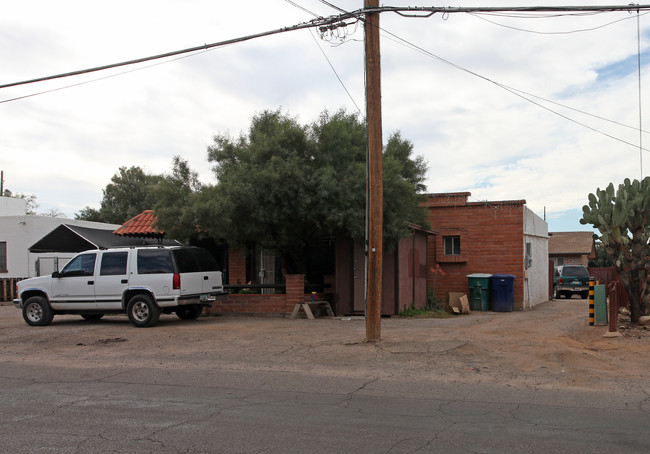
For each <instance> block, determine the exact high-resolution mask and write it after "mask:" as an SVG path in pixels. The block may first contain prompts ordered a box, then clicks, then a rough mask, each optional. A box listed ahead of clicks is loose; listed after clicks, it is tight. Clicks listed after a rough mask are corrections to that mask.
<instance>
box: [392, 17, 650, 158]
mask: <svg viewBox="0 0 650 454" xmlns="http://www.w3.org/2000/svg"><path fill="white" fill-rule="evenodd" d="M380 30H381V31H382V32H384V33H385V34H388V35H389V36H392V37H393V38H394V39H395V40H397V41H399V42H401V43H402V44H404V45H406V47H410V48H411V49H413V50H416V51H418V52H420V53H422V54H424V55H427V56H429V57H430V58H433V59H435V60H438V61H440V62H442V63H445V64H446V65H449V66H451V67H453V68H456V69H458V70H460V71H463V72H465V73H467V74H470V75H472V76H474V77H477V78H479V79H483V80H484V81H486V82H490V83H491V84H494V85H496V86H497V87H499V88H501V89H503V90H505V91H507V92H509V93H511V94H513V95H515V96H518V97H519V98H521V99H523V100H525V101H527V102H529V103H531V104H533V105H536V106H537V107H540V108H541V109H544V110H546V111H548V112H550V113H552V114H555V115H557V116H559V117H561V118H564V119H565V120H568V121H570V122H572V123H575V124H577V125H579V126H582V127H583V128H586V129H589V130H591V131H593V132H596V133H598V134H601V135H604V136H606V137H609V138H610V139H613V140H616V141H618V142H621V143H623V144H625V145H630V146H632V147H635V148H638V144H634V143H632V142H628V141H626V140H623V139H621V138H618V137H616V136H614V135H612V134H608V133H606V132H604V131H601V130H599V129H596V128H594V127H592V126H589V125H587V124H584V123H582V122H579V121H577V120H575V119H573V118H571V117H569V116H567V115H564V114H562V113H560V112H557V111H555V110H553V109H551V108H549V107H546V106H544V105H543V104H540V103H539V102H536V101H534V100H532V99H530V98H528V97H526V96H524V94H522V93H525V92H524V91H522V90H517V89H514V88H511V87H509V86H507V85H505V84H502V83H499V82H497V81H495V80H492V79H490V78H489V77H486V76H483V75H481V74H479V73H477V72H475V71H472V70H469V69H467V68H464V67H462V66H460V65H458V64H456V63H453V62H451V61H449V60H447V59H445V58H443V57H440V56H438V55H436V54H434V53H432V52H430V51H428V50H426V49H424V48H422V47H420V46H418V45H416V44H413V43H412V42H410V41H408V40H405V39H403V38H401V37H399V36H397V35H395V34H394V33H392V32H390V31H388V30H386V29H384V28H381V27H380ZM537 98H539V99H544V98H541V97H537ZM556 104H557V103H556ZM633 129H635V130H636V129H638V128H633ZM641 149H642V150H643V151H650V150H648V149H646V148H642V147H641Z"/></svg>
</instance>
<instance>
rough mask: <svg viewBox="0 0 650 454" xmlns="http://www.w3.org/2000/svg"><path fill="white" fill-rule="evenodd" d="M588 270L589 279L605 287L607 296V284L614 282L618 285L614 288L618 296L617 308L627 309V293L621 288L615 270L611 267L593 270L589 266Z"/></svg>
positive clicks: (593, 268)
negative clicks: (593, 279) (591, 278)
mask: <svg viewBox="0 0 650 454" xmlns="http://www.w3.org/2000/svg"><path fill="white" fill-rule="evenodd" d="M588 270H589V275H590V276H591V277H594V278H595V279H596V281H598V283H599V284H604V285H605V289H606V291H607V296H609V283H610V282H614V281H615V282H617V283H618V285H617V286H616V295H617V296H618V305H619V307H628V306H629V305H630V299H629V297H628V296H627V291H626V290H625V288H624V287H623V283H622V282H621V278H620V277H618V273H617V272H616V268H614V267H613V266H609V267H606V268H595V267H591V266H590V267H589V268H588Z"/></svg>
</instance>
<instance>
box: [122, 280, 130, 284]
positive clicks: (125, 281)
mask: <svg viewBox="0 0 650 454" xmlns="http://www.w3.org/2000/svg"><path fill="white" fill-rule="evenodd" d="M128 283H129V280H128V279H122V280H121V281H120V284H128Z"/></svg>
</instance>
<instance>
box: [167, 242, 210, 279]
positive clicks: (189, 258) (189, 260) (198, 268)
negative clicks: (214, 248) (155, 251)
mask: <svg viewBox="0 0 650 454" xmlns="http://www.w3.org/2000/svg"><path fill="white" fill-rule="evenodd" d="M173 254H174V259H176V266H177V267H178V272H179V273H198V272H202V271H218V270H219V265H218V264H217V261H216V260H215V259H214V257H212V255H211V254H210V253H209V252H208V251H207V250H205V249H199V248H193V247H188V248H179V249H173Z"/></svg>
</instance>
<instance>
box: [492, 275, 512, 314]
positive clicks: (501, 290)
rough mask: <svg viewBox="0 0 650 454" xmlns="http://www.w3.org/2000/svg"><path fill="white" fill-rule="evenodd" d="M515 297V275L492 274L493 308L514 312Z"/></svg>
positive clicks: (497, 310)
mask: <svg viewBox="0 0 650 454" xmlns="http://www.w3.org/2000/svg"><path fill="white" fill-rule="evenodd" d="M514 299H515V277H514V276H513V275H512V274H494V275H492V310H493V311H494V312H512V308H513V306H514Z"/></svg>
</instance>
